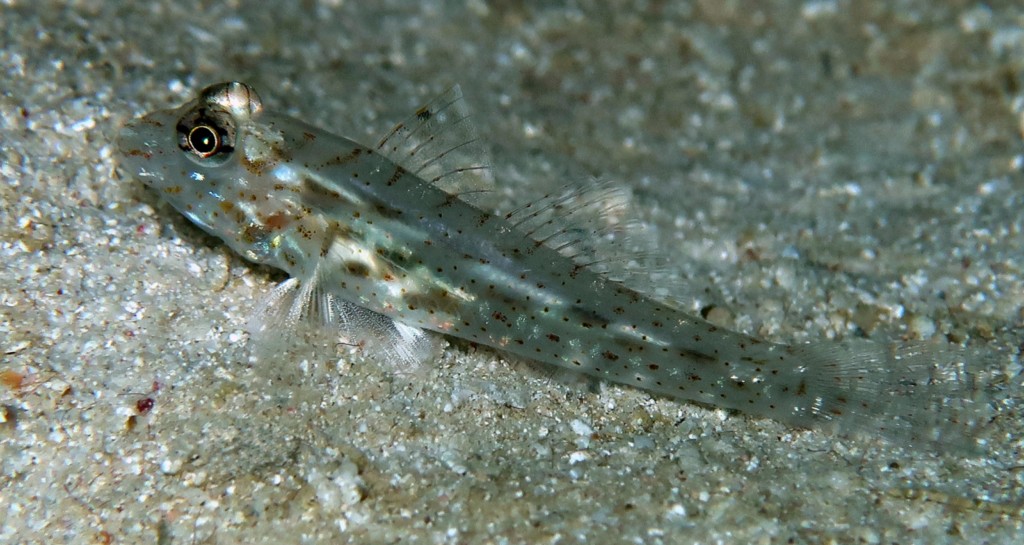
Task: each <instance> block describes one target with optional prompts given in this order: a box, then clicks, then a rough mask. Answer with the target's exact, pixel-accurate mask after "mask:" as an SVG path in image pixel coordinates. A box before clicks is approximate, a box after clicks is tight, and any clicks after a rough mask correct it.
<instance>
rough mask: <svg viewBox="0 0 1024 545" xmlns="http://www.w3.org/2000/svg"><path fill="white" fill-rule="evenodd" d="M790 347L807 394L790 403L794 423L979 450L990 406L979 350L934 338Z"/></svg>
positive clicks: (940, 447)
mask: <svg viewBox="0 0 1024 545" xmlns="http://www.w3.org/2000/svg"><path fill="white" fill-rule="evenodd" d="M792 350H793V355H794V356H796V358H795V359H796V361H798V362H800V364H801V365H800V366H799V369H798V370H797V372H798V374H799V375H800V377H801V379H802V381H803V384H805V385H806V392H807V396H806V397H807V398H809V402H808V403H806V404H801V405H794V408H795V409H794V411H793V414H794V416H796V418H795V420H797V421H805V422H802V423H807V424H809V425H811V426H812V427H825V428H831V429H832V430H834V431H835V432H837V433H840V434H853V435H861V436H882V437H884V438H886V439H887V440H889V441H890V442H893V443H895V444H900V445H905V446H925V447H930V448H934V449H936V450H943V451H961V452H977V451H979V450H980V449H981V448H982V446H983V445H981V444H980V443H979V440H980V437H981V432H982V431H983V429H984V427H985V425H986V424H987V423H988V422H989V421H990V420H991V418H992V414H993V406H992V402H991V401H992V400H991V398H990V396H989V395H988V393H987V392H986V382H987V381H985V380H983V375H984V371H985V365H984V363H985V358H983V357H981V354H980V353H972V352H971V351H969V350H966V349H963V348H960V347H958V346H955V345H949V344H945V343H936V342H912V343H892V344H879V343H873V342H867V341H861V342H858V341H848V342H841V343H815V344H807V345H802V346H799V347H794V348H793V349H792ZM805 401H806V400H805Z"/></svg>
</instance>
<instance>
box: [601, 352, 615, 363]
mask: <svg viewBox="0 0 1024 545" xmlns="http://www.w3.org/2000/svg"><path fill="white" fill-rule="evenodd" d="M601 355H602V356H604V359H606V360H611V361H615V360H617V359H619V355H618V354H616V353H615V352H612V351H611V350H605V351H604V352H603V353H602V354H601Z"/></svg>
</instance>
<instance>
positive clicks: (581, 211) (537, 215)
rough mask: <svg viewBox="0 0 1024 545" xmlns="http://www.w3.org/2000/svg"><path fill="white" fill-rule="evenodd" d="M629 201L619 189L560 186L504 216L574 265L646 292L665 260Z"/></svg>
mask: <svg viewBox="0 0 1024 545" xmlns="http://www.w3.org/2000/svg"><path fill="white" fill-rule="evenodd" d="M630 200H631V199H630V194H629V191H628V190H627V189H625V188H623V187H622V186H621V185H619V184H616V183H614V182H611V181H607V180H605V181H593V182H589V183H583V184H575V185H567V186H563V187H561V188H559V189H557V190H555V191H554V192H552V193H549V194H547V195H545V196H543V197H541V198H540V199H537V200H535V201H533V202H530V203H528V204H526V205H523V206H521V207H519V208H517V209H515V210H513V211H511V212H509V213H507V214H505V219H507V220H508V221H509V222H511V223H512V224H513V225H514V226H515V227H516V229H518V230H520V231H522V232H523V233H524V234H525V235H526V236H528V237H530V238H531V239H533V240H535V241H537V242H540V243H542V244H544V245H545V246H548V247H549V248H552V249H554V250H556V251H557V252H558V253H560V254H562V255H563V256H565V257H568V258H570V259H572V260H573V262H575V263H576V264H577V265H580V266H582V267H585V268H587V269H589V270H592V271H594V272H597V273H600V274H602V275H604V276H605V277H606V278H609V279H611V280H615V281H619V282H624V283H628V284H629V285H630V287H632V288H634V289H638V290H639V291H648V288H653V287H654V286H655V285H660V284H661V283H662V282H663V281H664V279H663V278H661V277H662V276H664V274H663V273H665V272H666V271H665V270H666V263H667V261H666V260H665V259H664V258H663V254H662V253H659V252H657V247H656V244H655V240H654V237H652V236H651V233H650V232H649V231H648V230H647V229H646V228H645V226H644V225H643V224H642V223H641V222H640V221H638V220H636V218H635V215H634V214H633V213H632V210H631V206H630ZM652 294H653V291H652Z"/></svg>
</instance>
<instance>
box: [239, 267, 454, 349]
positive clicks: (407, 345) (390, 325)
mask: <svg viewBox="0 0 1024 545" xmlns="http://www.w3.org/2000/svg"><path fill="white" fill-rule="evenodd" d="M304 324H309V325H312V326H314V327H316V328H320V329H326V330H327V331H333V332H335V333H334V335H336V336H337V338H338V339H339V340H340V342H341V344H344V345H348V346H351V347H353V348H355V349H358V350H365V351H366V353H367V354H369V355H375V354H381V355H382V357H383V358H385V359H386V361H388V362H395V363H396V364H397V365H399V366H400V367H401V368H403V369H416V368H417V367H419V366H421V365H422V364H423V363H424V362H425V361H426V360H428V359H429V358H430V357H431V356H432V355H434V354H435V353H436V352H437V349H438V348H437V343H438V342H439V340H438V339H435V338H434V337H433V336H431V335H429V334H428V333H427V332H425V331H423V330H421V329H419V328H415V327H412V326H408V325H405V324H400V323H397V322H395V321H393V320H392V319H391V318H388V317H387V316H384V315H381V314H378V313H376V312H373V311H371V310H367V309H365V308H362V307H360V306H358V305H354V304H352V303H349V302H347V301H343V300H341V299H339V298H337V297H335V296H334V295H333V294H331V293H330V292H329V291H327V290H325V289H323V288H322V285H321V283H320V282H319V279H318V278H317V276H316V275H314V277H313V278H311V279H309V280H307V281H305V282H302V281H299V280H298V279H296V278H290V279H288V280H286V281H284V282H282V283H280V284H278V285H277V286H276V287H275V288H274V289H273V290H272V291H271V292H270V293H269V294H268V295H267V297H266V298H265V299H264V300H263V302H262V303H261V304H260V306H259V308H258V309H257V311H256V312H255V314H254V315H253V317H252V318H251V319H250V321H249V332H250V334H251V335H252V336H253V337H254V338H255V339H256V340H257V341H258V342H260V343H261V345H262V348H263V349H264V350H268V349H271V350H272V349H273V348H275V347H276V346H278V345H281V344H283V343H286V342H288V341H289V340H290V337H291V336H293V335H294V334H295V333H297V332H298V331H299V330H300V328H301V327H302V326H303V325H304Z"/></svg>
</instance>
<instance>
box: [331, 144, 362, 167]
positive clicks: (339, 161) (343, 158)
mask: <svg viewBox="0 0 1024 545" xmlns="http://www.w3.org/2000/svg"><path fill="white" fill-rule="evenodd" d="M362 153H363V148H352V151H350V152H348V154H346V155H337V156H335V157H333V158H331V159H328V160H327V162H326V163H324V166H325V167H329V166H337V165H344V164H347V163H351V162H352V161H355V160H356V159H358V158H359V156H360V155H362Z"/></svg>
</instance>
